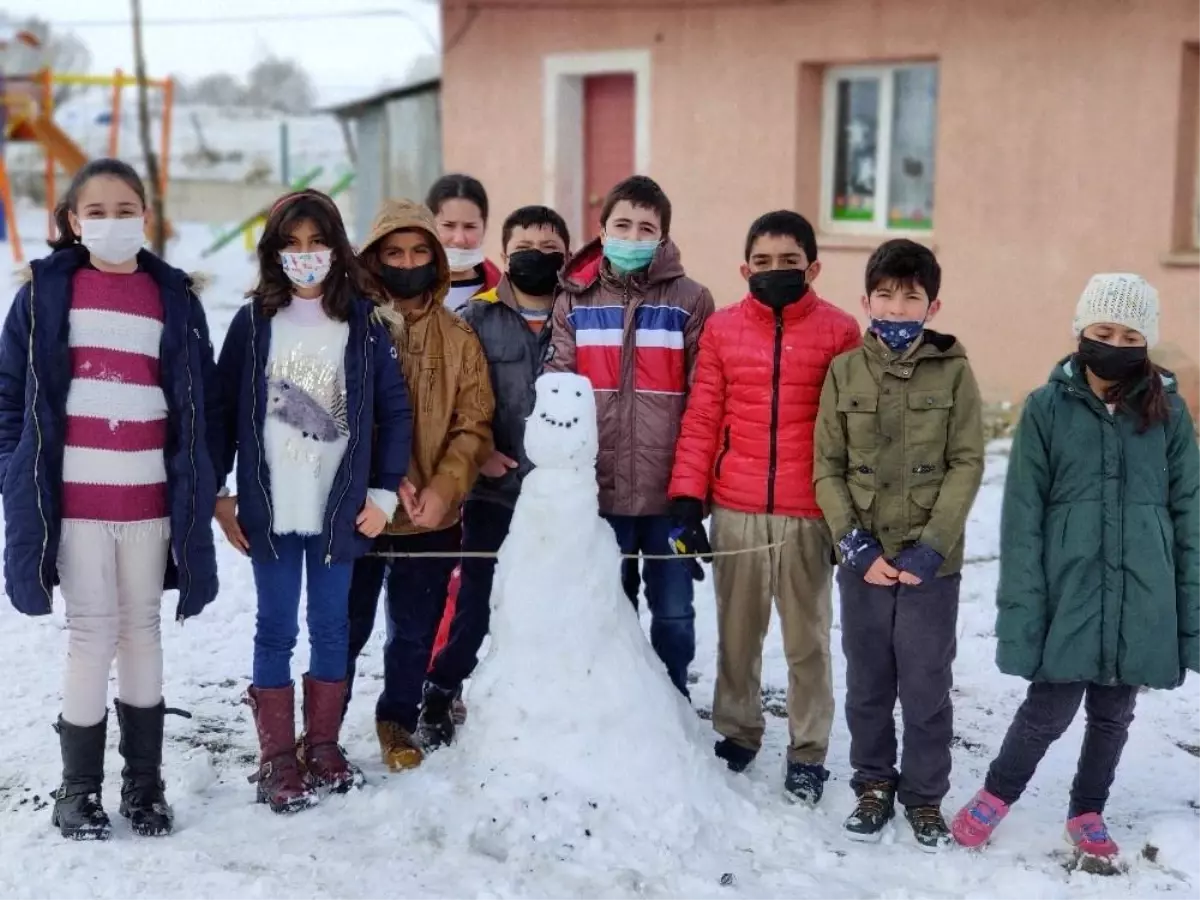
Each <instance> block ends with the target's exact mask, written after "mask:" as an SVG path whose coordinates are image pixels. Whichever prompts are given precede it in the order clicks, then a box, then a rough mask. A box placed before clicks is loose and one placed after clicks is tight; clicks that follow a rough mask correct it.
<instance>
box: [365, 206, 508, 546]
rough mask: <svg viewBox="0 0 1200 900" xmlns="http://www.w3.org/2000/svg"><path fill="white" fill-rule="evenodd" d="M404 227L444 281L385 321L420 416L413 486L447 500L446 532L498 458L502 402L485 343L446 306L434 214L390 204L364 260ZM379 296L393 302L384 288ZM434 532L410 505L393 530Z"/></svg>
mask: <svg viewBox="0 0 1200 900" xmlns="http://www.w3.org/2000/svg"><path fill="white" fill-rule="evenodd" d="M402 229H412V230H419V231H423V232H425V233H426V234H427V235H428V236H429V242H430V246H431V248H432V250H433V254H434V259H435V260H436V261H437V268H438V281H437V284H436V285H435V287H434V288H433V290H432V292H430V294H429V295H428V296H426V297H425V300H424V302H423V304H422V305H421V307H420V308H419V309H417V310H415V311H411V312H409V311H406V312H404V313H403V314H401V313H400V312H398V311H397V310H396V308H395V307H392V306H388V305H386V301H385V304H382V305H381V307H380V318H382V319H384V320H385V321H386V322H387V323H388V325H389V327H390V330H391V332H392V335H393V339H394V340H395V342H396V349H397V350H398V351H399V353H400V364H401V367H402V368H403V370H404V378H405V381H407V383H408V393H409V403H410V405H411V406H412V411H413V442H412V462H411V463H410V465H409V468H408V480H409V481H411V482H412V484H413V486H414V487H415V488H416V489H417V493H418V494H420V492H421V491H423V490H424V489H425V488H427V487H428V488H432V489H433V490H435V491H436V492H437V493H438V495H439V496H441V498H442V499H443V500H445V501H446V507H447V510H448V512H447V513H446V518H445V520H444V521H442V522H441V523H440V524H439V525H438V526H437V528H435V529H432V530H436V531H440V530H442V529H444V528H449V527H451V526H452V525H454V524H455V523H456V522H457V521H458V518H459V506H460V505H461V504H462V501H463V498H465V497H466V495H467V493H468V491H470V490H471V486H472V485H473V484H474V483H475V479H476V477H477V476H478V474H479V467H480V466H481V465H482V464H483V463H484V461H485V460H487V458H488V456H490V455H491V452H492V426H491V422H492V412H493V409H494V406H495V401H494V398H493V396H492V386H491V383H490V381H489V380H488V372H487V361H486V360H485V359H484V356H483V350H482V348H481V347H480V346H479V340H478V339H477V338H476V337H475V333H474V332H473V331H472V330H471V328H470V327H469V326H468V325H467V324H466V323H465V322H463V321H462V319H460V318H458V316H456V315H454V313H452V312H450V311H449V310H447V309H446V308H445V307H444V306H443V305H442V301H443V300H444V299H445V297H446V292H447V291H448V290H449V289H450V267H449V265H447V263H446V251H445V250H443V249H442V245H441V242H440V241H439V240H438V237H437V227H436V225H435V224H434V220H433V215H432V214H431V213H430V212H429V210H428V209H426V208H425V207H424V206H423V205H421V204H419V203H414V202H412V201H411V200H389V201H387V202H386V203H384V205H383V208H382V209H381V210H380V211H379V215H377V216H376V217H375V221H374V223H372V225H371V233H370V235H369V236H368V238H367V241H366V243H365V244H364V245H363V247H362V250H361V251H360V256H366V255H370V254H372V252H373V251H374V250H375V248H376V246H377V245H378V244H379V243H380V242H381V241H383V239H384V238H386V237H387V236H388V235H389V234H391V233H392V232H394V231H400V230H402ZM368 269H370V266H368ZM380 296H381V297H386V292H384V291H383V289H382V287H381V288H380ZM429 530H431V529H427V528H422V527H421V526H418V525H415V524H414V523H413V522H412V521H411V520H410V519H409V517H408V515H407V513H406V512H405V511H404V505H403V504H401V505H400V506H399V507H398V508H397V509H396V515H395V518H394V519H393V520H392V522H391V524H389V525H388V527H387V533H388V534H415V533H417V532H421V531H429Z"/></svg>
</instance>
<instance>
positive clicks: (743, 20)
mask: <svg viewBox="0 0 1200 900" xmlns="http://www.w3.org/2000/svg"><path fill="white" fill-rule="evenodd" d="M536 5H537V4H536V3H528V2H527V3H522V4H518V5H517V7H516V8H510V9H503V8H491V7H490V6H489V3H487V2H480V3H478V4H476V6H477V7H478V9H477V10H476V11H475V12H474V13H472V12H469V11H468V10H466V9H465V6H464V4H463V3H462V2H461V0H445V2H444V10H443V16H444V30H443V34H444V35H445V36H446V39H447V42H448V44H449V46H448V48H447V52H446V56H445V60H444V64H443V65H444V68H443V128H444V131H443V141H444V158H445V166H446V169H447V171H466V172H470V173H472V174H474V175H476V176H477V177H479V178H480V179H481V180H483V182H484V184H485V185H486V186H487V189H488V192H489V194H490V195H491V202H492V206H493V210H494V212H493V216H494V218H495V222H494V227H493V229H492V232H491V234H490V235H489V239H488V240H489V250H490V251H491V252H492V253H493V254H497V253H498V250H499V246H498V244H499V224H500V221H501V219H502V217H503V216H504V215H505V214H506V213H507V212H508V211H509V210H511V209H513V208H515V207H517V206H520V205H523V204H526V203H541V202H545V201H546V200H547V197H546V189H545V178H544V175H545V169H544V167H545V165H546V161H545V160H544V159H543V156H544V153H543V145H544V132H543V129H544V121H543V120H544V106H545V102H544V85H543V78H544V76H543V57H544V56H545V55H546V54H557V53H585V52H593V51H619V50H649V51H650V53H651V77H650V85H651V94H650V96H651V103H650V108H651V114H652V125H651V129H650V151H649V164H648V166H646V167H645V168H646V174H649V175H651V176H653V177H654V178H655V179H657V180H659V182H660V183H661V184H662V185H663V187H664V188H665V190H666V191H667V193H668V194H669V196H670V197H671V199H672V203H673V205H674V224H673V226H672V232H673V236H674V238H675V240H676V241H677V242H678V244H679V245H680V247H681V249H682V252H683V257H684V263H685V265H686V266H687V268H688V270H689V273H690V274H692V275H693V276H694V277H696V278H698V279H699V280H701V281H702V282H704V283H706V284H707V285H708V286H709V287H710V288H711V289H712V290H713V293H714V295H715V296H716V297H717V302H718V303H722V302H731V301H733V300H735V299H737V298H739V297H740V296H741V295H742V293H743V291H744V284H743V283H742V281H741V279H740V277H739V275H738V272H737V268H738V265H739V263H740V262H741V261H742V246H743V242H744V238H745V232H746V229H747V227H748V226H749V224H750V222H751V221H752V220H753V219H754V218H755V217H756V216H758V215H759V214H760V213H762V212H765V211H767V210H769V209H775V208H779V207H790V208H794V209H797V210H799V211H800V212H802V213H804V214H805V215H807V216H809V217H810V218H811V219H812V220H813V221H814V222H816V221H817V219H818V216H819V197H818V194H819V184H820V174H821V160H820V103H821V89H820V84H821V67H823V66H827V65H841V64H855V63H880V62H907V61H922V60H936V61H937V62H938V63H939V89H938V125H937V136H936V173H937V174H936V186H935V211H934V223H935V224H934V230H933V232H932V234H931V236H930V238H929V242H930V244H931V246H933V247H934V249H935V250H936V252H937V254H938V258H939V260H940V261H941V263H942V266H943V270H944V280H943V289H942V297H943V300H944V301H945V303H944V308H943V312H942V315H941V317H940V319H939V324H938V327H940V328H941V329H943V330H946V331H950V332H953V333H955V334H957V335H958V336H959V337H960V338H961V339H962V340H963V341H964V343H965V344H966V345H967V348H968V350H969V352H970V355H971V358H972V360H973V361H974V365H975V367H976V371H977V372H978V374H979V377H980V381H981V383H982V385H983V388H984V391H985V394H986V395H987V397H988V398H989V399H992V400H1004V399H1013V400H1016V399H1019V398H1020V397H1022V396H1023V395H1024V393H1025V392H1027V391H1028V390H1029V389H1031V388H1032V387H1034V386H1036V385H1037V384H1039V383H1041V382H1042V381H1043V380H1044V379H1045V377H1046V375H1047V374H1048V373H1049V370H1050V368H1051V366H1052V365H1053V363H1054V362H1055V361H1056V360H1057V359H1058V358H1059V357H1060V356H1061V355H1063V354H1064V353H1066V352H1068V351H1069V350H1070V348H1071V346H1072V338H1071V334H1070V322H1071V316H1072V312H1073V308H1074V304H1075V300H1076V298H1077V297H1078V295H1079V292H1080V290H1081V288H1082V287H1083V285H1084V283H1085V281H1086V280H1087V277H1088V276H1089V275H1090V274H1091V273H1092V272H1095V271H1118V270H1119V271H1135V272H1139V273H1141V274H1143V275H1144V276H1146V277H1147V278H1148V279H1149V280H1150V281H1151V282H1152V283H1153V284H1155V285H1156V286H1157V287H1158V289H1159V291H1160V293H1161V295H1162V297H1163V304H1164V322H1163V334H1164V344H1166V345H1167V346H1165V347H1164V348H1163V351H1164V352H1163V358H1164V361H1165V362H1169V363H1170V364H1171V365H1172V366H1173V367H1175V368H1176V369H1177V370H1178V371H1180V374H1181V376H1183V377H1184V378H1185V379H1187V381H1188V382H1189V383H1190V382H1193V381H1195V379H1196V378H1197V375H1196V371H1197V370H1196V365H1197V360H1198V359H1200V347H1198V344H1200V290H1198V283H1197V274H1198V272H1200V269H1198V264H1200V258H1198V257H1197V255H1196V254H1195V253H1194V252H1190V248H1189V252H1184V253H1178V252H1175V253H1173V251H1177V250H1179V246H1178V245H1179V243H1180V241H1181V240H1183V238H1181V237H1180V236H1179V235H1180V234H1182V233H1183V230H1182V229H1183V223H1185V222H1186V223H1187V224H1188V226H1189V228H1190V222H1191V219H1190V218H1188V216H1190V213H1191V209H1192V207H1191V204H1192V202H1193V197H1192V193H1191V192H1192V190H1193V187H1192V186H1193V185H1194V183H1195V166H1196V153H1197V147H1196V137H1195V135H1196V127H1195V126H1196V121H1195V118H1196V112H1195V111H1194V109H1195V106H1196V103H1197V91H1196V85H1195V75H1196V72H1195V71H1194V62H1190V63H1189V62H1185V60H1188V59H1191V60H1194V59H1195V57H1194V56H1192V57H1188V56H1187V53H1186V51H1185V47H1186V44H1187V42H1195V41H1197V39H1198V31H1200V13H1198V10H1197V5H1196V3H1195V2H1194V0H1089V2H1086V3H1084V2H1053V3H1048V2H1043V0H986V2H985V0H977V2H970V0H799V2H794V3H787V4H762V3H756V2H755V0H746V2H745V3H744V4H742V5H741V6H740V7H735V6H733V5H731V4H720V5H716V6H712V7H711V8H707V9H705V8H703V6H704V4H703V3H698V4H694V5H693V7H692V8H689V9H686V10H684V9H679V10H674V9H664V8H662V7H661V6H654V5H651V4H647V6H646V7H645V8H643V9H639V8H638V7H637V5H636V4H630V5H625V4H623V3H618V2H614V3H613V4H612V5H611V6H610V7H608V8H606V9H602V8H598V7H597V6H596V5H595V4H586V8H579V9H575V10H570V9H565V8H564V7H566V6H568V5H569V4H568V3H564V2H562V0H552V2H549V3H548V4H547V7H546V8H544V9H535V8H533V7H535V6H536ZM451 42H452V43H451ZM1185 66H1192V68H1190V69H1186V70H1185ZM1180 185H1182V190H1181V189H1179V186H1180ZM1181 217H1182V218H1181ZM1177 232H1178V233H1177ZM1188 237H1190V234H1188ZM883 239H884V237H883V236H878V237H870V238H865V239H864V238H857V237H849V238H848V237H831V236H829V235H823V234H819V235H818V242H819V245H820V248H821V249H820V256H821V260H822V263H823V271H822V274H821V277H820V279H819V281H818V289H819V290H820V292H821V293H822V294H823V295H824V296H825V297H826V298H827V299H830V300H832V301H834V302H837V303H838V304H840V305H842V306H844V307H845V308H847V309H850V310H852V311H855V312H856V313H857V312H858V305H857V304H858V299H859V297H860V296H861V293H862V273H863V268H864V265H865V263H866V261H867V257H868V255H869V253H870V251H871V249H873V247H874V246H876V245H877V244H878V243H879V242H880V241H882V240H883ZM1194 390H1195V388H1194V387H1193V391H1194Z"/></svg>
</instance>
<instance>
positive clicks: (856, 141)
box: [821, 63, 938, 232]
mask: <svg viewBox="0 0 1200 900" xmlns="http://www.w3.org/2000/svg"><path fill="white" fill-rule="evenodd" d="M937 93H938V67H937V64H936V63H914V64H905V65H887V66H833V67H830V68H829V69H827V70H826V72H825V91H824V97H823V103H822V166H821V226H822V229H823V230H825V231H832V232H881V231H908V232H912V231H916V232H928V231H930V230H931V229H932V228H933V222H934V156H935V154H934V148H935V143H936V135H937Z"/></svg>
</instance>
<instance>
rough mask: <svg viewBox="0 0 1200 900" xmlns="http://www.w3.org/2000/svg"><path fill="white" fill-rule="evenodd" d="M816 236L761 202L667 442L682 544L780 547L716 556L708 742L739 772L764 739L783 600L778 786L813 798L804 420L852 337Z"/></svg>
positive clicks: (826, 712)
mask: <svg viewBox="0 0 1200 900" xmlns="http://www.w3.org/2000/svg"><path fill="white" fill-rule="evenodd" d="M820 271H821V264H820V262H818V261H817V240H816V236H815V235H814V234H813V228H812V226H811V225H810V224H809V223H808V221H807V220H805V219H804V217H803V216H801V215H799V214H797V213H794V212H790V211H787V210H780V211H778V212H771V213H767V214H766V215H764V216H762V217H760V218H759V219H758V220H757V221H756V222H755V223H754V224H753V225H751V226H750V233H749V235H748V236H747V237H746V262H745V263H744V264H743V265H742V276H743V277H744V278H745V279H746V280H747V281H748V282H749V285H750V292H749V293H748V294H747V295H746V297H745V298H743V299H742V300H741V301H740V302H738V303H735V304H733V305H732V306H728V307H725V308H724V309H721V310H719V311H718V312H716V313H715V314H714V315H713V316H712V317H711V318H710V319H709V321H708V324H707V326H706V327H705V329H704V333H703V335H702V336H701V338H700V352H699V356H698V358H697V362H696V369H695V374H694V376H693V381H692V387H691V393H690V396H689V399H688V406H687V412H686V413H685V414H684V417H683V425H682V428H681V430H680V434H679V440H678V443H677V444H676V447H675V464H674V468H673V471H672V475H671V485H670V490H669V493H670V496H671V499H672V512H673V514H674V515H675V517H676V519H677V520H678V521H679V523H680V529H679V540H678V542H677V543H678V546H680V547H681V548H682V549H686V550H689V551H702V550H704V549H707V546H708V542H707V540H706V538H705V534H704V526H703V506H704V502H705V501H706V500H707V499H708V498H709V497H710V496H711V498H712V503H713V509H712V548H713V549H714V550H718V551H725V550H742V549H745V548H748V547H756V546H762V545H765V544H777V543H785V542H786V544H787V546H786V547H779V548H776V549H772V550H764V551H762V552H758V553H744V554H740V555H736V556H723V557H717V559H716V561H715V562H714V563H713V570H714V574H715V580H716V596H717V627H718V634H719V644H718V650H717V656H718V661H717V664H718V669H717V686H716V694H715V697H714V698H713V717H712V721H713V727H714V728H715V729H716V730H717V732H718V733H719V734H720V735H721V740H720V741H719V742H718V743H717V745H716V753H717V756H719V757H721V758H722V759H724V760H725V761H726V763H727V764H728V766H729V768H730V769H732V770H734V771H735V772H740V771H742V770H743V769H745V768H746V767H747V766H748V765H749V764H750V763H751V761H753V759H754V757H755V755H756V754H757V753H758V749H759V747H760V746H761V744H762V736H763V727H764V722H763V715H762V705H761V700H760V694H759V690H760V681H761V674H762V647H763V639H764V638H765V636H766V633H767V626H768V625H769V623H770V620H771V601H772V599H774V600H775V602H776V604H777V606H778V609H779V619H780V622H781V624H782V629H783V644H784V649H785V652H786V654H787V660H788V728H789V732H790V738H791V740H790V743H789V746H788V753H787V777H786V780H785V783H784V787H785V790H786V791H787V795H788V796H789V797H791V798H794V799H797V800H800V801H803V802H805V803H809V804H815V803H817V802H818V801H819V800H820V799H821V794H822V792H823V791H824V785H825V780H826V779H827V778H828V777H829V773H828V772H827V771H826V769H825V766H824V763H825V754H826V750H827V748H828V744H829V731H830V728H831V727H832V724H833V684H832V675H831V671H830V668H831V667H830V656H829V628H830V623H831V620H832V616H833V609H832V600H831V587H832V580H833V559H832V552H833V544H832V538H831V537H830V534H829V528H828V526H826V524H825V522H824V520H823V518H822V516H821V508H820V507H819V506H818V505H817V500H816V497H815V496H814V493H813V484H812V466H813V433H814V428H815V424H816V418H817V407H818V404H819V401H820V397H821V385H822V383H823V382H824V380H825V373H826V371H827V370H828V368H829V364H830V362H832V360H833V358H834V357H835V356H837V355H838V354H840V353H844V352H845V351H847V350H852V349H853V348H855V347H857V346H859V345H860V344H861V343H862V339H861V338H860V337H859V332H858V326H857V324H856V323H855V321H854V318H853V316H851V315H849V314H848V313H845V312H842V311H841V310H840V309H838V308H837V307H835V306H833V305H832V304H830V303H827V302H826V301H824V300H822V299H821V298H820V297H818V296H817V294H816V292H815V291H814V290H813V289H812V283H813V282H814V281H815V280H816V278H817V276H818V275H819V274H820Z"/></svg>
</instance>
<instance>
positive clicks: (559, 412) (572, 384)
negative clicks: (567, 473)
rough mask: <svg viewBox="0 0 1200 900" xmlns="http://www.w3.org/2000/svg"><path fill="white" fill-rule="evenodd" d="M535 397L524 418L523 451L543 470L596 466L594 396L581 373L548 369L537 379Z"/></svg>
mask: <svg viewBox="0 0 1200 900" xmlns="http://www.w3.org/2000/svg"><path fill="white" fill-rule="evenodd" d="M536 390H537V400H536V402H535V403H534V405H533V412H532V413H531V414H530V416H529V418H528V419H527V420H526V421H525V453H526V455H527V456H528V457H529V459H530V461H531V462H532V463H533V464H534V465H535V466H538V467H540V468H543V469H590V468H593V467H594V466H595V465H596V453H597V451H598V448H599V439H598V437H597V434H596V396H595V394H593V393H592V383H591V382H590V381H588V380H587V379H586V378H584V377H583V376H581V375H570V374H567V373H560V372H551V373H549V374H546V375H543V376H542V377H541V378H539V379H538V380H537V385H536Z"/></svg>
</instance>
